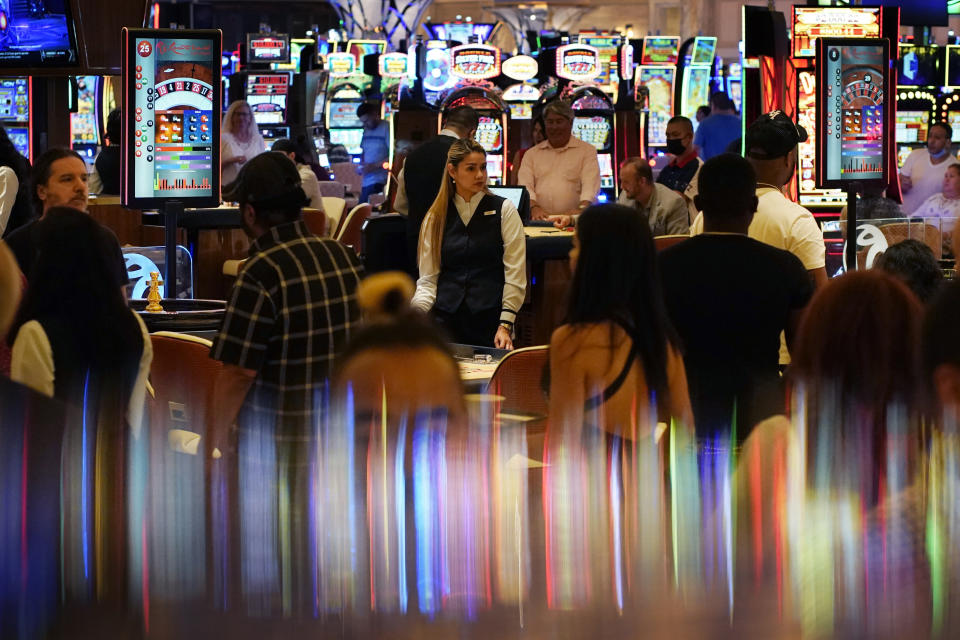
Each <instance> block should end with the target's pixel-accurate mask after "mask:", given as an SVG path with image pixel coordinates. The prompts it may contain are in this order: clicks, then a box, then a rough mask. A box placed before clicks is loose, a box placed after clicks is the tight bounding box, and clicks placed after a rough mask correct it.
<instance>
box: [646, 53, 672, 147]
mask: <svg viewBox="0 0 960 640" xmlns="http://www.w3.org/2000/svg"><path fill="white" fill-rule="evenodd" d="M676 73H677V70H676V68H675V67H639V68H638V70H637V87H638V88H640V87H644V88H646V90H647V92H648V97H647V104H646V107H647V110H648V111H649V123H650V125H649V126H650V144H651V145H653V146H655V147H657V146H659V147H662V146H664V145H665V144H667V121H668V120H670V118H672V117H673V82H674V78H675V77H676Z"/></svg>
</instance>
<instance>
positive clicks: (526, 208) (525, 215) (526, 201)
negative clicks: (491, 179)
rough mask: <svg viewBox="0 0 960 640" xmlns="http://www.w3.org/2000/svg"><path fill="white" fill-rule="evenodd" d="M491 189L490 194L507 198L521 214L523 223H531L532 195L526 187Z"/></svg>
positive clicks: (496, 187) (498, 187)
mask: <svg viewBox="0 0 960 640" xmlns="http://www.w3.org/2000/svg"><path fill="white" fill-rule="evenodd" d="M487 188H488V189H490V192H491V193H492V194H493V195H495V196H500V197H501V198H506V199H507V200H509V201H510V202H512V203H513V205H514V206H515V207H516V208H517V211H518V212H520V219H521V220H522V221H523V222H529V221H530V194H529V193H528V192H527V188H526V187H502V186H495V187H487Z"/></svg>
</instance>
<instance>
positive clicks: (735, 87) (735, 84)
mask: <svg viewBox="0 0 960 640" xmlns="http://www.w3.org/2000/svg"><path fill="white" fill-rule="evenodd" d="M723 90H724V91H725V92H726V94H727V95H728V96H730V99H731V100H733V105H734V106H735V107H736V108H737V113H740V114H743V65H742V64H741V63H739V62H731V63H730V64H728V65H727V66H725V67H724V68H723Z"/></svg>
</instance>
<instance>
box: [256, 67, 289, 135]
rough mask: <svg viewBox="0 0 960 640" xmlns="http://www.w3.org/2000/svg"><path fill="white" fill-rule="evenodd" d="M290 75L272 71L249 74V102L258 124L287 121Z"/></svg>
mask: <svg viewBox="0 0 960 640" xmlns="http://www.w3.org/2000/svg"><path fill="white" fill-rule="evenodd" d="M289 91H290V75H289V74H287V73H271V74H265V75H254V74H251V75H248V76H247V102H248V103H249V104H250V109H251V110H253V120H254V122H256V123H257V125H264V124H283V123H285V122H286V121H287V93H288V92H289Z"/></svg>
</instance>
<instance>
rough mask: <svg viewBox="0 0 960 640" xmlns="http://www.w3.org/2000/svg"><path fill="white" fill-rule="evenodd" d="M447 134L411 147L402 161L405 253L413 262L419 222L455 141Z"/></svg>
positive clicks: (441, 176)
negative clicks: (405, 227)
mask: <svg viewBox="0 0 960 640" xmlns="http://www.w3.org/2000/svg"><path fill="white" fill-rule="evenodd" d="M456 141H457V140H456V138H451V137H450V136H434V137H433V138H432V139H430V140H427V141H426V142H424V143H423V144H422V145H420V146H419V147H417V148H416V149H414V150H413V151H412V152H411V153H410V155H409V156H407V159H406V161H405V162H404V163H403V184H404V188H405V189H406V191H407V201H408V202H409V203H410V207H409V215H408V216H407V248H408V252H409V253H408V255H409V256H410V257H411V258H412V260H413V263H414V264H416V256H417V241H418V239H419V237H420V225H421V224H422V223H423V218H424V217H425V216H426V215H427V210H428V209H430V205H432V204H433V201H434V200H436V198H437V194H438V193H439V192H440V181H441V180H443V174H444V171H445V170H446V167H447V152H448V151H450V146H451V145H453V143H454V142H456Z"/></svg>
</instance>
